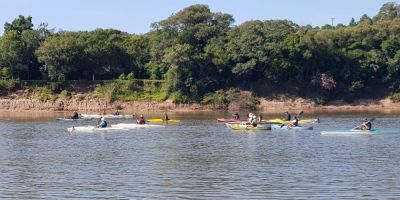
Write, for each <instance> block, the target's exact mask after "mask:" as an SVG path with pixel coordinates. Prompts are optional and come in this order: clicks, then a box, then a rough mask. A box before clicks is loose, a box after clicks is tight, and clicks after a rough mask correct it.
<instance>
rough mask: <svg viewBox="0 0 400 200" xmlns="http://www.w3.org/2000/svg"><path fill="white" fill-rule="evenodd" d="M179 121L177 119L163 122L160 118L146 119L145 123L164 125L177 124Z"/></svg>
mask: <svg viewBox="0 0 400 200" xmlns="http://www.w3.org/2000/svg"><path fill="white" fill-rule="evenodd" d="M180 121H181V120H179V119H169V120H167V121H165V120H164V119H161V118H155V119H148V120H147V122H152V123H164V122H175V123H178V122H180Z"/></svg>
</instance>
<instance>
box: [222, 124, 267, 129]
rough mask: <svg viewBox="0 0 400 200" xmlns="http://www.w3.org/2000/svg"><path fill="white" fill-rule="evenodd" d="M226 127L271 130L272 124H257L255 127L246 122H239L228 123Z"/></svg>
mask: <svg viewBox="0 0 400 200" xmlns="http://www.w3.org/2000/svg"><path fill="white" fill-rule="evenodd" d="M225 125H226V127H228V128H230V129H232V130H271V126H270V125H260V124H259V125H257V126H256V127H253V126H252V125H247V124H245V123H243V124H237V123H226V124H225Z"/></svg>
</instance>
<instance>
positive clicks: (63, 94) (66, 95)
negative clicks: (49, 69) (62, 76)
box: [60, 90, 71, 99]
mask: <svg viewBox="0 0 400 200" xmlns="http://www.w3.org/2000/svg"><path fill="white" fill-rule="evenodd" d="M60 97H61V98H62V99H69V98H71V94H70V93H69V92H68V91H67V90H63V91H61V92H60Z"/></svg>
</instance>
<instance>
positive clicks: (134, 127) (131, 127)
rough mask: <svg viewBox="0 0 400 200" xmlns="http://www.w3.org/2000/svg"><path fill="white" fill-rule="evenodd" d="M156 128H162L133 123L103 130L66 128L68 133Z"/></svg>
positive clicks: (79, 127) (95, 128)
mask: <svg viewBox="0 0 400 200" xmlns="http://www.w3.org/2000/svg"><path fill="white" fill-rule="evenodd" d="M150 127H151V128H157V127H164V126H163V125H157V124H134V123H131V124H129V123H120V124H115V125H112V126H110V127H105V128H97V127H96V126H76V127H75V126H73V127H71V128H68V129H67V130H68V131H69V132H104V131H124V130H131V129H137V128H150Z"/></svg>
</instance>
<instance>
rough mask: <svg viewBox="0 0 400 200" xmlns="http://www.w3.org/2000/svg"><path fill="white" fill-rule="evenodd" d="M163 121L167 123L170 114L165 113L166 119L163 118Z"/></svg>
mask: <svg viewBox="0 0 400 200" xmlns="http://www.w3.org/2000/svg"><path fill="white" fill-rule="evenodd" d="M163 120H164V121H166V122H167V121H168V120H169V117H168V114H167V113H164V118H163Z"/></svg>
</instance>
